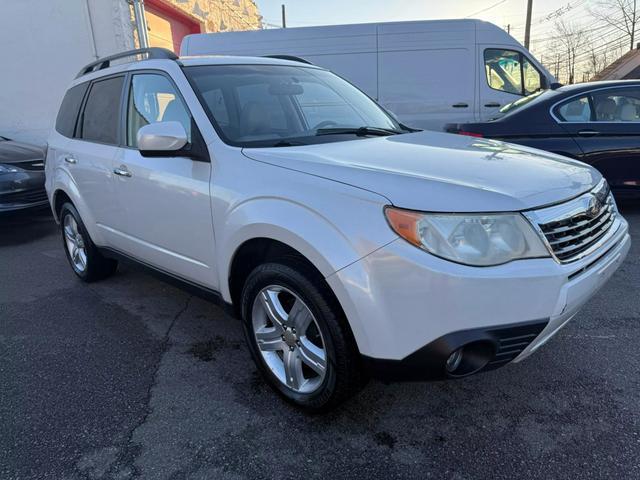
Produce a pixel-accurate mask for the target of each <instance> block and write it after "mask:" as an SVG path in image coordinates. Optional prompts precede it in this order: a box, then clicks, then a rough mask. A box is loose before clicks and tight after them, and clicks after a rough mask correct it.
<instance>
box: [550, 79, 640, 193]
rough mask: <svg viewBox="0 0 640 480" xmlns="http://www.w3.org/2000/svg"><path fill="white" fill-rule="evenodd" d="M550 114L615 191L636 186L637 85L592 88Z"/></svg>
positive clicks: (639, 149)
mask: <svg viewBox="0 0 640 480" xmlns="http://www.w3.org/2000/svg"><path fill="white" fill-rule="evenodd" d="M554 114H555V116H556V118H558V120H559V121H560V125H561V126H562V128H564V129H565V130H566V131H567V132H568V133H569V134H570V135H572V136H573V137H574V139H575V141H576V143H577V144H578V145H579V146H580V149H581V150H582V152H583V156H582V158H581V160H583V161H584V162H586V163H588V164H590V165H592V166H594V167H595V168H597V169H598V170H599V171H600V173H602V175H603V176H604V177H605V178H606V179H607V181H608V182H609V185H611V187H613V188H615V189H616V190H617V194H618V195H624V194H625V191H629V193H630V194H634V192H637V191H638V190H640V87H637V86H636V87H622V88H613V89H596V90H592V91H591V92H589V93H585V94H584V95H581V96H580V97H574V98H572V99H570V100H569V101H567V102H565V103H564V104H561V105H559V106H558V107H557V108H556V109H555V111H554Z"/></svg>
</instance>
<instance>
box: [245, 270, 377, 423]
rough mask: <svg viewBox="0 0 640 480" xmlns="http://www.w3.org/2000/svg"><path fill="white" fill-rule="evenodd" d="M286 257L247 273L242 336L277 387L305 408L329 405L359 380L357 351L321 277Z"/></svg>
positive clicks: (351, 390) (354, 387)
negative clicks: (244, 336)
mask: <svg viewBox="0 0 640 480" xmlns="http://www.w3.org/2000/svg"><path fill="white" fill-rule="evenodd" d="M289 263H291V264H285V263H268V264H265V265H261V266H259V267H257V268H256V269H255V270H254V271H253V272H252V273H251V274H250V275H249V278H248V279H247V282H246V284H245V287H244V289H243V292H242V316H243V323H244V328H245V334H246V337H247V342H248V344H249V348H250V350H251V354H252V356H253V358H254V360H255V362H256V364H257V365H258V367H259V369H260V370H261V372H262V374H263V375H264V376H265V378H266V379H267V381H268V382H269V384H270V385H271V386H272V387H273V388H274V389H275V390H276V391H277V392H279V393H280V394H281V395H283V396H284V397H285V398H286V399H287V400H288V401H290V402H292V403H294V404H296V405H298V406H300V407H303V408H304V409H306V410H310V411H322V410H328V409H330V408H332V407H334V406H335V405H337V404H339V403H340V402H342V401H344V400H345V399H347V398H348V397H349V396H351V395H353V394H354V393H355V392H357V391H358V390H359V389H360V388H361V387H362V385H363V384H364V381H363V375H362V369H361V366H360V359H359V355H358V351H357V348H356V345H355V342H354V340H353V335H352V334H351V331H350V329H349V327H348V325H347V322H346V318H345V317H344V314H343V313H342V310H341V309H340V307H339V305H338V304H337V301H336V299H335V297H334V296H333V294H332V292H331V291H330V290H329V287H328V285H326V283H325V282H324V279H323V278H322V277H321V276H320V275H318V274H317V273H316V272H314V271H313V270H312V269H311V268H309V267H308V266H307V265H305V264H304V263H302V262H289Z"/></svg>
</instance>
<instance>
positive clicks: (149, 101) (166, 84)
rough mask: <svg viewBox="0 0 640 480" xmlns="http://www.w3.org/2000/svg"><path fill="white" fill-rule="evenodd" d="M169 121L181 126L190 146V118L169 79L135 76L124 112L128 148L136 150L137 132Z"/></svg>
mask: <svg viewBox="0 0 640 480" xmlns="http://www.w3.org/2000/svg"><path fill="white" fill-rule="evenodd" d="M169 121H173V122H179V123H181V124H182V126H183V127H184V130H185V132H187V139H188V140H189V142H191V116H190V115H189V112H188V111H187V108H186V107H185V105H184V103H183V102H182V99H181V98H180V96H179V95H178V93H177V92H176V89H175V87H174V86H173V84H172V83H171V82H170V81H169V79H168V78H167V77H165V76H164V75H159V74H154V73H141V74H137V75H134V76H133V79H132V80H131V90H130V91H129V106H128V109H127V145H128V146H129V147H134V148H135V147H137V146H138V141H137V138H136V137H137V134H138V130H140V129H141V128H142V127H144V126H145V125H149V124H150V123H156V122H169Z"/></svg>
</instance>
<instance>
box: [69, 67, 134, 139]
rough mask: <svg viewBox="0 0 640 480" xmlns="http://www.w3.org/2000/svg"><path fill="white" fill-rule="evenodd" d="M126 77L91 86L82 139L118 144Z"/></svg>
mask: <svg viewBox="0 0 640 480" xmlns="http://www.w3.org/2000/svg"><path fill="white" fill-rule="evenodd" d="M123 83H124V77H123V76H119V77H111V78H107V79H106V80H98V81H96V82H94V83H93V84H92V85H91V89H90V90H89V96H88V98H87V101H86V103H85V106H84V111H83V113H82V120H81V129H80V132H79V133H80V135H79V136H80V138H82V139H83V140H87V141H90V142H98V143H106V144H109V145H117V144H118V125H119V119H120V100H121V96H122V86H123Z"/></svg>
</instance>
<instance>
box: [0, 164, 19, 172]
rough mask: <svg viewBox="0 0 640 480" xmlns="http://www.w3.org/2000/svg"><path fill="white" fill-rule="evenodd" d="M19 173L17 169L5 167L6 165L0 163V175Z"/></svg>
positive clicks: (9, 166)
mask: <svg viewBox="0 0 640 480" xmlns="http://www.w3.org/2000/svg"><path fill="white" fill-rule="evenodd" d="M19 171H20V169H19V168H16V167H14V166H13V165H7V164H6V163H0V175H2V174H3V173H18V172H19Z"/></svg>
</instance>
